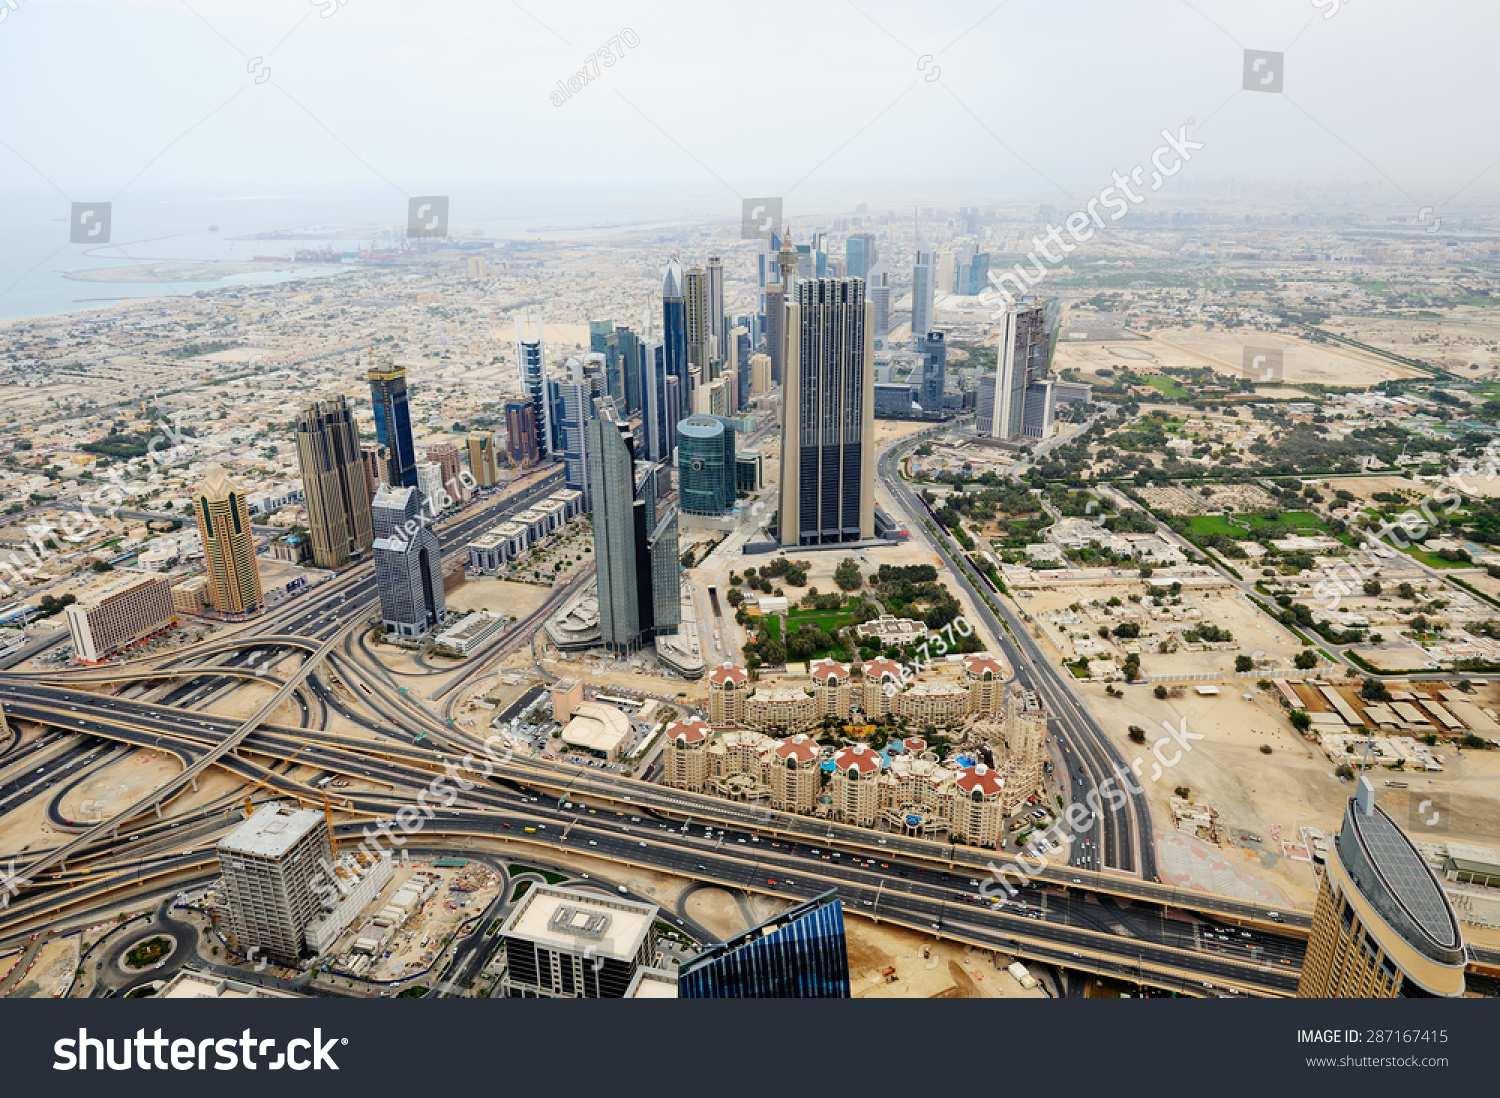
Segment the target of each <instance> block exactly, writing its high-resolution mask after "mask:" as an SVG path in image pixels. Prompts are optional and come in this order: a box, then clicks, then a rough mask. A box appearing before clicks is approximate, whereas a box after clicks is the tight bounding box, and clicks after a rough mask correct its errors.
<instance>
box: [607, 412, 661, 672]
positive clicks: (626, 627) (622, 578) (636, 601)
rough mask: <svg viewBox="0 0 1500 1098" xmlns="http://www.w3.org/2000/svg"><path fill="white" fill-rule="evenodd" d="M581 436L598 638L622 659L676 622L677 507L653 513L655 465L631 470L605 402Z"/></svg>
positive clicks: (628, 438) (629, 453)
mask: <svg viewBox="0 0 1500 1098" xmlns="http://www.w3.org/2000/svg"><path fill="white" fill-rule="evenodd" d="M588 433H589V455H588V456H589V464H590V467H591V468H590V479H591V480H592V482H593V488H594V508H593V516H594V518H593V522H594V563H595V572H596V576H597V586H598V602H599V637H600V641H601V643H602V644H603V645H604V647H606V648H607V649H609V651H611V652H613V653H615V654H616V655H625V654H628V653H630V652H633V651H635V650H636V649H638V648H640V647H641V646H642V645H643V644H647V643H650V641H651V640H652V639H653V638H654V637H656V636H659V635H663V634H670V633H675V632H676V631H677V626H678V624H679V622H680V621H681V604H680V601H679V600H680V599H681V583H680V580H679V578H678V561H677V509H676V508H675V507H667V508H664V509H659V508H658V502H659V501H658V499H657V494H658V489H657V473H658V471H659V470H658V467H657V466H656V465H655V464H654V463H649V462H647V463H643V464H642V465H641V467H640V468H639V469H638V468H637V466H636V457H637V454H636V440H635V435H634V433H633V432H632V431H631V430H630V427H629V424H627V423H625V422H624V421H623V420H622V419H621V418H620V416H619V412H618V410H617V409H616V408H615V406H614V402H613V401H612V400H610V399H609V398H608V397H603V398H600V399H599V400H598V401H597V402H596V406H595V416H594V418H593V419H592V420H591V421H590V422H589V425H588Z"/></svg>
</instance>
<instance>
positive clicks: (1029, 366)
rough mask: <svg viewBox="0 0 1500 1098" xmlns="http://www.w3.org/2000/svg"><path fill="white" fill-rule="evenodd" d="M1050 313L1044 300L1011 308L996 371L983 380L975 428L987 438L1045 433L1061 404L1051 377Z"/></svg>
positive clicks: (1002, 332) (1002, 331) (1002, 327)
mask: <svg viewBox="0 0 1500 1098" xmlns="http://www.w3.org/2000/svg"><path fill="white" fill-rule="evenodd" d="M1047 344H1048V335H1047V318H1046V310H1045V309H1044V308H1043V307H1042V306H1041V305H1024V306H1021V307H1019V308H1013V309H1007V310H1006V312H1005V316H1004V317H1003V318H1002V320H1001V323H1000V342H999V345H998V347H997V348H996V351H995V372H994V374H993V375H990V376H987V377H981V378H980V379H979V393H978V401H977V404H976V409H975V417H974V430H975V432H976V433H977V434H978V435H980V436H981V437H983V438H997V439H1014V438H1044V437H1046V434H1047V432H1048V430H1049V429H1050V428H1051V426H1052V418H1053V412H1054V409H1055V407H1056V394H1055V392H1054V388H1053V380H1052V379H1051V378H1050V377H1048V376H1047V349H1048V348H1047Z"/></svg>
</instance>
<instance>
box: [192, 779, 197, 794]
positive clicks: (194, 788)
mask: <svg viewBox="0 0 1500 1098" xmlns="http://www.w3.org/2000/svg"><path fill="white" fill-rule="evenodd" d="M193 792H194V793H196V792H198V778H197V776H196V775H195V776H194V777H193Z"/></svg>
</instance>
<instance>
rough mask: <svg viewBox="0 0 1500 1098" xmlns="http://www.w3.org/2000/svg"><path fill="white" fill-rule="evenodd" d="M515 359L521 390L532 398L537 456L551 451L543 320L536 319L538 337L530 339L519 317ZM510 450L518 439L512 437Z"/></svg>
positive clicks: (544, 456) (533, 431) (514, 448)
mask: <svg viewBox="0 0 1500 1098" xmlns="http://www.w3.org/2000/svg"><path fill="white" fill-rule="evenodd" d="M516 361H517V362H519V363H520V364H521V392H522V393H523V394H524V395H525V396H526V398H527V399H528V400H530V401H531V408H532V413H531V415H532V433H533V434H534V436H535V438H536V444H535V449H536V460H537V461H541V460H542V459H544V458H547V457H550V456H551V455H552V404H551V402H550V401H549V400H548V393H547V345H546V342H545V341H544V339H543V336H542V322H541V321H540V320H538V321H537V322H536V337H535V338H534V339H527V338H526V337H525V334H524V328H523V326H522V323H521V321H519V320H517V321H516ZM510 449H511V453H513V454H514V453H515V451H516V440H515V438H514V437H512V438H511V442H510Z"/></svg>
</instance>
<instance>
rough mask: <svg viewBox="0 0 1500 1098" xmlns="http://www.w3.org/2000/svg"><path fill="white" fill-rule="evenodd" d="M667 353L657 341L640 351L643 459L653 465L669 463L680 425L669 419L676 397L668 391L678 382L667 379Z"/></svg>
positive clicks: (644, 346) (644, 345) (643, 344)
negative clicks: (670, 386) (665, 357)
mask: <svg viewBox="0 0 1500 1098" xmlns="http://www.w3.org/2000/svg"><path fill="white" fill-rule="evenodd" d="M665 350H666V348H665V346H664V345H663V344H662V343H660V342H658V341H656V340H647V341H646V342H644V343H642V344H641V349H640V357H639V365H640V378H641V380H640V391H641V431H642V439H641V442H642V443H643V444H644V453H643V454H642V456H643V457H645V458H646V459H647V460H649V461H667V460H668V459H669V458H670V457H671V456H672V446H673V445H674V439H675V435H676V422H675V421H674V420H670V419H668V418H667V417H668V414H669V411H670V405H671V402H672V400H673V399H675V393H674V394H673V395H672V396H670V397H669V394H668V392H667V389H668V385H669V383H670V384H671V385H672V386H675V385H676V384H677V379H676V378H675V377H672V378H669V377H668V376H667V372H666V367H665V365H664V364H663V358H664V353H665Z"/></svg>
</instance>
